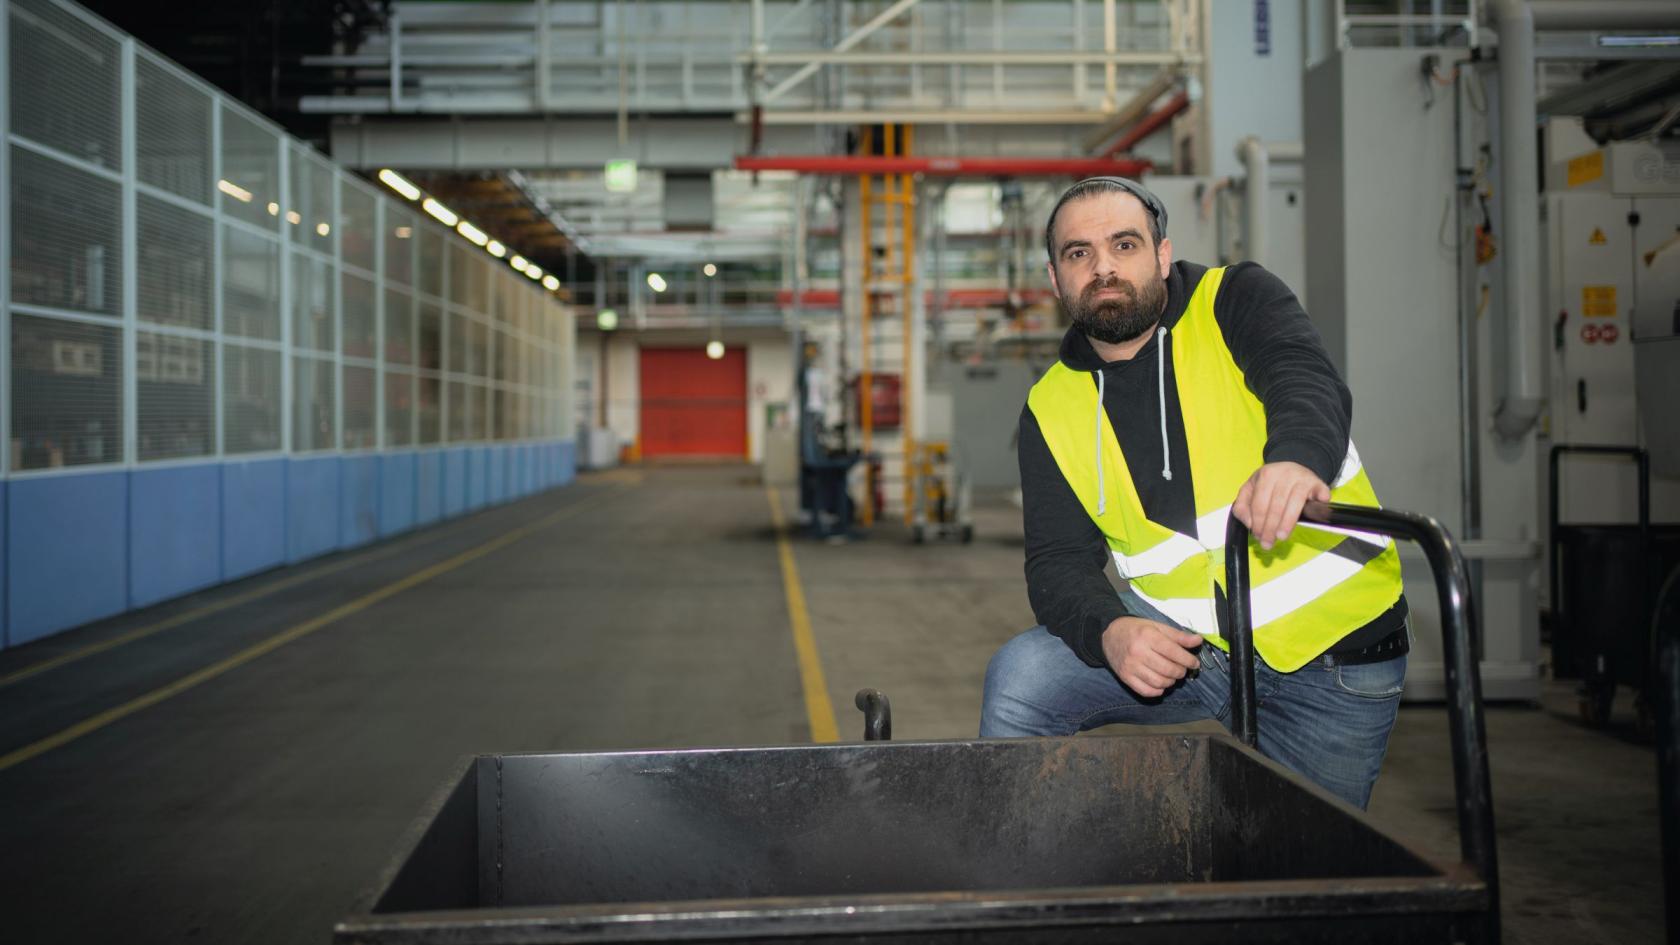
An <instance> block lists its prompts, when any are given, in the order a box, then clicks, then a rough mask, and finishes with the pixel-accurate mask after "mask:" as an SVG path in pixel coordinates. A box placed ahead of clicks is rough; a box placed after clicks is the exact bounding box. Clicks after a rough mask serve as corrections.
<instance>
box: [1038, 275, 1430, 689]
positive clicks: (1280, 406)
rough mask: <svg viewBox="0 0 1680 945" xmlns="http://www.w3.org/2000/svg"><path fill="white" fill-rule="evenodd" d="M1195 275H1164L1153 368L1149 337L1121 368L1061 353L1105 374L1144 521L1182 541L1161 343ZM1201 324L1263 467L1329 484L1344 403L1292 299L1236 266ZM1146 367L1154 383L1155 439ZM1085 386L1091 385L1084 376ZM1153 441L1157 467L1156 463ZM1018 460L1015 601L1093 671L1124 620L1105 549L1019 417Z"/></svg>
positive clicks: (1066, 340) (1401, 611) (1192, 526)
mask: <svg viewBox="0 0 1680 945" xmlns="http://www.w3.org/2000/svg"><path fill="white" fill-rule="evenodd" d="M1206 271H1207V267H1206V266H1198V265H1196V264H1195V263H1188V262H1175V263H1173V264H1172V270H1171V272H1170V273H1169V274H1168V276H1167V307H1166V310H1165V311H1164V312H1163V313H1162V315H1161V321H1160V325H1159V327H1160V328H1165V329H1167V335H1166V336H1165V337H1166V342H1165V343H1166V345H1167V350H1166V351H1165V352H1163V353H1162V354H1163V355H1164V356H1163V357H1160V358H1157V354H1156V346H1157V345H1160V344H1162V341H1161V340H1160V338H1161V336H1160V335H1159V334H1152V336H1151V337H1150V339H1149V341H1148V342H1147V343H1145V344H1144V346H1143V347H1142V348H1140V349H1138V352H1137V353H1136V354H1135V355H1134V356H1133V357H1132V359H1131V360H1129V361H1114V362H1108V363H1105V362H1104V361H1103V360H1102V358H1101V357H1100V356H1098V354H1097V352H1096V350H1095V349H1093V348H1092V347H1091V342H1090V340H1089V339H1088V338H1086V337H1085V333H1084V332H1082V331H1080V330H1078V329H1077V328H1070V329H1068V332H1067V334H1066V335H1065V336H1064V337H1063V338H1062V349H1061V361H1062V363H1063V364H1065V365H1067V366H1068V367H1070V368H1072V369H1073V370H1075V371H1083V372H1086V373H1091V372H1094V371H1098V370H1101V371H1102V372H1103V386H1104V394H1103V406H1104V407H1105V408H1106V409H1107V411H1108V419H1109V422H1110V423H1111V424H1112V425H1113V427H1114V433H1115V436H1116V437H1117V438H1118V439H1119V441H1120V449H1121V452H1122V453H1124V454H1125V456H1126V465H1127V466H1128V467H1129V468H1130V469H1131V472H1132V482H1133V484H1134V485H1135V486H1136V488H1137V493H1138V497H1139V498H1140V499H1142V500H1143V511H1144V514H1145V515H1147V516H1148V517H1149V518H1150V520H1151V521H1154V522H1157V523H1159V524H1161V525H1165V526H1166V527H1168V528H1171V529H1173V530H1174V531H1178V532H1183V533H1186V534H1190V535H1194V534H1196V502H1195V493H1194V491H1193V486H1192V483H1191V478H1190V448H1189V446H1188V443H1187V441H1186V439H1185V435H1184V416H1183V414H1182V413H1181V412H1180V408H1179V402H1178V386H1177V384H1176V382H1175V380H1174V377H1173V359H1172V344H1173V335H1172V329H1173V328H1174V326H1176V325H1177V324H1178V320H1179V319H1180V318H1182V317H1184V309H1185V307H1186V306H1187V305H1188V304H1189V302H1190V295H1191V293H1192V292H1194V291H1195V288H1196V285H1197V283H1198V282H1200V281H1201V278H1202V274H1203V273H1205V272H1206ZM1213 314H1214V319H1215V321H1217V322H1218V324H1219V330H1220V333H1221V334H1222V335H1224V338H1225V345H1226V347H1228V348H1230V349H1231V356H1232V358H1233V359H1234V360H1235V361H1236V363H1237V367H1238V368H1239V369H1240V370H1241V371H1242V372H1243V378H1244V379H1245V380H1246V381H1247V382H1248V389H1249V390H1251V391H1253V392H1254V396H1256V397H1257V398H1259V400H1260V403H1261V405H1262V406H1263V407H1264V408H1265V410H1266V449H1265V453H1264V456H1265V461H1266V462H1268V463H1276V462H1286V461H1287V462H1294V463H1300V464H1301V465H1302V466H1305V467H1307V468H1308V469H1310V470H1312V471H1313V472H1314V473H1315V474H1316V475H1317V476H1318V478H1320V479H1322V480H1324V481H1325V482H1327V483H1328V482H1331V481H1333V480H1334V478H1335V476H1336V473H1337V472H1338V471H1339V470H1340V469H1341V466H1342V460H1343V458H1344V457H1345V456H1346V454H1347V444H1348V430H1349V427H1350V426H1351V424H1352V418H1353V396H1352V395H1351V394H1349V393H1348V389H1347V385H1346V384H1344V383H1342V379H1341V377H1340V376H1339V375H1338V374H1337V373H1336V368H1335V365H1333V364H1331V363H1330V355H1329V353H1328V352H1326V351H1325V349H1324V341H1323V339H1322V338H1320V337H1319V334H1318V331H1317V329H1315V328H1313V325H1312V322H1311V321H1309V320H1308V319H1307V313H1306V312H1305V311H1303V310H1302V309H1301V303H1300V302H1299V301H1298V300H1296V298H1295V293H1293V292H1291V291H1290V290H1289V287H1288V286H1286V285H1284V283H1283V280H1281V279H1279V278H1278V277H1277V276H1274V275H1272V274H1271V273H1270V272H1267V271H1266V270H1265V269H1263V268H1261V267H1260V266H1259V264H1257V263H1248V262H1245V263H1237V264H1236V265H1234V266H1231V267H1229V268H1228V269H1226V271H1225V279H1224V281H1223V282H1221V283H1220V286H1219V294H1218V295H1217V296H1215V297H1214V300H1213ZM1157 364H1161V365H1163V368H1162V369H1163V370H1165V372H1166V377H1165V378H1164V394H1165V397H1166V408H1165V412H1166V434H1165V436H1163V435H1162V432H1161V407H1160V402H1159V397H1160V396H1161V395H1162V393H1163V386H1162V385H1161V383H1160V381H1159V380H1158V378H1157V374H1156V370H1157V368H1156V365H1157ZM1091 383H1092V385H1093V386H1095V384H1096V378H1095V375H1094V374H1093V376H1092V381H1091ZM1163 440H1165V442H1166V449H1167V451H1168V455H1167V456H1166V457H1163V456H1162V441H1163ZM1019 458H1020V463H1021V499H1022V515H1023V517H1024V519H1025V525H1026V539H1027V565H1026V571H1027V598H1028V600H1029V601H1030V602H1031V604H1032V609H1033V615H1034V616H1035V617H1037V619H1038V622H1039V623H1041V624H1043V625H1044V626H1045V627H1047V628H1049V630H1050V632H1051V633H1054V634H1055V635H1056V636H1058V637H1061V638H1062V639H1063V640H1064V641H1066V643H1067V645H1068V646H1070V647H1072V648H1073V651H1074V653H1076V654H1078V656H1079V658H1080V659H1081V660H1083V661H1084V662H1085V663H1087V664H1089V665H1091V666H1104V665H1106V663H1107V661H1106V660H1105V659H1104V658H1103V652H1102V633H1103V630H1105V629H1107V627H1108V625H1109V623H1111V622H1112V621H1114V620H1115V619H1116V618H1118V617H1124V616H1126V615H1127V612H1126V607H1125V605H1124V604H1123V603H1122V602H1121V600H1120V598H1119V597H1117V596H1115V593H1114V588H1113V587H1112V586H1111V585H1110V584H1109V582H1108V578H1107V577H1106V576H1105V575H1104V573H1103V570H1104V568H1105V567H1107V565H1108V562H1109V559H1110V553H1109V550H1108V544H1107V542H1106V541H1105V540H1104V539H1103V536H1102V532H1101V531H1100V530H1098V528H1097V525H1096V523H1095V522H1093V521H1091V517H1090V515H1088V514H1087V513H1086V511H1085V508H1084V506H1082V505H1080V503H1079V499H1078V498H1077V497H1076V496H1075V495H1074V494H1073V488H1072V487H1071V486H1069V485H1068V482H1067V479H1066V478H1064V477H1063V476H1062V472H1061V470H1060V469H1059V468H1057V466H1056V460H1055V458H1054V457H1052V456H1051V455H1050V448H1049V446H1048V445H1046V444H1045V442H1044V434H1043V433H1042V432H1041V431H1040V430H1039V428H1038V420H1037V419H1036V418H1035V417H1034V416H1033V414H1032V408H1030V407H1026V408H1023V409H1022V411H1021V431H1020V443H1019ZM1164 459H1166V460H1170V468H1171V469H1172V478H1171V479H1167V478H1165V477H1164V476H1163V475H1162V472H1161V471H1162V469H1163V467H1166V466H1168V465H1169V464H1168V463H1167V462H1164ZM1232 498H1235V496H1233V497H1232ZM1405 604H1406V602H1405V598H1404V597H1402V598H1401V599H1400V601H1399V602H1398V603H1396V604H1395V605H1394V607H1393V608H1391V609H1390V610H1389V611H1387V612H1386V613H1384V614H1383V615H1382V616H1380V617H1378V618H1377V619H1376V620H1373V621H1372V622H1371V623H1369V624H1367V625H1366V626H1364V627H1361V628H1359V629H1356V630H1355V631H1353V632H1352V633H1350V634H1348V635H1347V636H1346V637H1344V638H1343V639H1342V641H1341V642H1340V643H1337V644H1336V645H1335V646H1332V647H1331V648H1330V650H1331V652H1345V651H1351V650H1357V649H1359V648H1361V647H1364V646H1366V645H1368V644H1370V643H1373V642H1375V641H1377V640H1379V639H1381V638H1383V637H1385V636H1387V635H1388V634H1389V633H1391V632H1393V631H1394V630H1396V629H1398V628H1399V627H1400V626H1401V625H1402V623H1403V622H1404V620H1405V617H1406V606H1405ZM1221 610H1222V608H1221ZM1220 617H1221V619H1223V617H1224V614H1223V613H1221V614H1220Z"/></svg>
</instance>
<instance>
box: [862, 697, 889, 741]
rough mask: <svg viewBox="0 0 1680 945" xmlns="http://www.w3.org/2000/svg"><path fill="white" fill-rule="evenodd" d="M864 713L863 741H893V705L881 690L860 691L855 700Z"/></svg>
mask: <svg viewBox="0 0 1680 945" xmlns="http://www.w3.org/2000/svg"><path fill="white" fill-rule="evenodd" d="M853 701H854V702H855V703H856V704H857V707H858V711H860V712H862V713H863V740H864V741H866V742H885V741H891V740H892V703H891V702H888V701H887V695H886V693H884V692H882V691H881V690H879V689H859V690H858V691H857V696H856V697H855V698H854V700H853Z"/></svg>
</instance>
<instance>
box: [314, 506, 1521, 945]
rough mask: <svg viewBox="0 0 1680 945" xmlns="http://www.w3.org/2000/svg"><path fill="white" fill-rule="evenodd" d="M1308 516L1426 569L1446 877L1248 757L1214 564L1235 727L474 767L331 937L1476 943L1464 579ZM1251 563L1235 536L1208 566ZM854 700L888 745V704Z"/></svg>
mask: <svg viewBox="0 0 1680 945" xmlns="http://www.w3.org/2000/svg"><path fill="white" fill-rule="evenodd" d="M1308 515H1309V516H1310V517H1311V519H1312V520H1313V521H1317V522H1320V523H1323V524H1329V525H1335V526H1341V527H1346V528H1354V529H1364V530H1368V531H1375V532H1380V533H1383V534H1389V535H1394V536H1404V537H1408V538H1411V539H1413V540H1415V541H1417V542H1419V543H1420V544H1421V545H1422V546H1423V548H1424V550H1425V552H1426V553H1427V555H1428V558H1429V561H1430V564H1431V566H1432V567H1433V568H1434V571H1435V575H1436V584H1437V588H1438V590H1439V595H1440V602H1441V613H1442V614H1443V615H1444V627H1445V631H1444V632H1445V636H1446V644H1447V645H1446V662H1447V681H1448V699H1449V701H1448V708H1449V717H1450V719H1451V727H1452V746H1453V765H1454V774H1455V779H1456V788H1457V796H1458V815H1459V831H1460V834H1461V839H1462V848H1463V862H1461V863H1454V864H1441V863H1435V862H1432V861H1430V860H1429V859H1428V858H1427V857H1425V856H1423V855H1421V854H1420V853H1418V852H1416V851H1415V850H1413V849H1411V848H1410V847H1408V846H1407V845H1405V844H1404V843H1403V842H1401V841H1399V840H1396V839H1394V838H1392V837H1390V836H1388V835H1386V834H1384V833H1383V832H1382V831H1380V830H1378V829H1377V828H1376V827H1375V826H1373V825H1372V824H1371V823H1370V822H1369V821H1368V820H1367V819H1366V818H1365V816H1364V815H1363V814H1362V813H1361V812H1360V811H1358V810H1356V809H1354V808H1353V807H1350V806H1349V805H1347V804H1345V803H1343V802H1342V801H1340V800H1338V799H1336V798H1334V797H1333V796H1331V795H1330V794H1328V793H1326V792H1325V791H1323V790H1321V789H1319V788H1318V787H1317V786H1315V785H1313V784H1310V783H1308V782H1307V781H1305V780H1304V779H1302V778H1301V777H1299V776H1298V775H1295V774H1293V773H1292V772H1290V771H1288V770H1286V769H1284V768H1283V767H1281V766H1280V765H1277V764H1275V763H1274V762H1272V761H1270V760H1268V759H1266V758H1264V757H1262V756H1261V755H1260V754H1259V753H1258V752H1256V751H1255V750H1254V748H1253V745H1254V744H1255V739H1256V730H1255V699H1254V676H1253V673H1254V662H1253V660H1254V650H1253V640H1252V632H1251V630H1250V628H1249V624H1248V620H1247V609H1248V575H1247V570H1248V556H1247V555H1246V554H1236V555H1234V556H1230V557H1229V558H1228V565H1227V567H1228V576H1227V581H1226V586H1227V587H1229V588H1230V589H1231V593H1230V595H1229V600H1230V601H1231V602H1232V608H1231V621H1230V624H1229V625H1230V627H1231V628H1232V647H1231V649H1232V658H1231V665H1232V670H1233V693H1232V703H1233V720H1234V722H1233V729H1234V732H1235V734H1234V735H1226V734H1223V733H1220V734H1195V735H1185V734H1138V735H1122V736H1114V737H1084V738H1026V739H998V740H977V741H943V742H892V741H886V740H878V741H865V742H862V743H854V744H842V745H805V746H797V747H785V748H722V749H705V750H692V751H637V752H586V753H563V754H521V755H481V756H478V757H476V758H471V759H468V760H467V761H466V762H465V763H464V765H463V768H462V771H461V774H460V775H459V777H458V778H456V779H455V780H454V781H453V782H452V783H450V784H449V785H447V786H446V787H445V789H444V790H443V791H442V792H441V793H439V794H438V795H437V796H436V798H435V799H434V800H433V802H432V803H431V805H430V806H429V807H428V809H427V810H426V811H425V812H424V813H423V815H422V816H421V817H420V819H419V820H418V821H417V823H416V824H415V826H414V827H413V828H412V829H411V831H410V833H409V835H408V836H407V838H406V840H405V842H404V845H403V848H402V851H401V852H400V853H399V854H398V856H397V857H396V858H395V860H394V862H393V863H392V864H391V866H390V867H388V869H387V870H386V872H385V873H384V875H383V876H382V877H381V878H380V879H379V881H378V883H377V886H376V887H375V889H374V891H373V892H371V893H370V894H369V895H368V896H367V897H366V898H365V899H364V901H363V902H362V903H361V906H360V909H359V910H358V912H357V914H355V915H352V916H350V917H349V918H347V919H345V920H344V921H343V922H341V923H340V924H339V925H338V926H337V928H336V930H335V939H336V941H337V942H338V943H339V945H352V943H380V945H387V943H444V942H448V943H456V945H488V943H514V942H519V943H530V942H653V941H677V940H681V941H732V942H766V943H768V942H778V943H781V942H830V943H838V942H861V941H864V940H868V941H870V942H892V943H912V942H915V943H923V942H953V943H954V942H962V943H980V942H985V943H993V942H1009V943H1017V942H1019V943H1025V942H1034V943H1038V942H1067V943H1085V942H1113V941H1125V942H1146V943H1168V942H1170V943H1173V945H1184V943H1188V942H1245V943H1248V942H1261V943H1267V942H1270V943H1285V942H1288V943H1309V942H1322V943H1336V945H1346V943H1350V942H1396V943H1402V942H1403V943H1416V942H1429V941H1434V942H1450V941H1470V942H1481V943H1491V942H1496V941H1498V938H1499V918H1498V916H1499V900H1498V894H1497V889H1498V886H1497V878H1496V874H1497V867H1496V861H1495V851H1494V843H1493V814H1492V802H1491V794H1490V790H1489V782H1488V774H1487V755H1486V750H1485V737H1484V733H1483V725H1482V716H1481V699H1480V682H1479V677H1478V676H1477V665H1476V662H1475V660H1474V659H1472V657H1471V641H1472V640H1473V639H1474V633H1473V631H1474V628H1473V626H1472V625H1471V623H1472V621H1473V619H1474V618H1473V616H1472V615H1473V614H1474V613H1475V611H1474V609H1473V608H1472V607H1471V606H1470V600H1469V584H1468V583H1467V580H1466V577H1465V568H1464V562H1463V560H1462V558H1461V557H1460V556H1459V553H1458V549H1457V547H1456V546H1455V545H1454V543H1453V540H1452V539H1451V538H1450V537H1449V536H1448V535H1447V533H1446V532H1445V531H1444V530H1442V529H1441V528H1440V526H1438V525H1437V524H1435V523H1434V522H1433V521H1431V520H1429V519H1425V518H1422V517H1418V516H1413V515H1407V514H1404V513H1396V512H1388V511H1380V510H1374V509H1358V508H1347V507H1341V506H1329V505H1322V504H1318V503H1314V504H1313V505H1311V506H1309V512H1308ZM1247 547H1248V532H1247V529H1246V528H1244V527H1243V526H1242V524H1241V523H1240V522H1237V521H1236V520H1235V519H1234V518H1233V519H1232V523H1231V529H1230V533H1229V545H1228V548H1230V549H1233V550H1240V549H1246V548H1247ZM865 695H866V696H867V695H868V694H867V692H866V694H865ZM864 704H865V706H867V707H868V709H869V712H868V717H869V734H870V735H871V736H873V737H876V738H883V739H884V738H885V737H886V736H887V735H888V734H889V728H888V724H887V723H888V719H887V718H886V713H885V700H884V699H880V698H878V696H877V697H873V698H866V699H865V700H864Z"/></svg>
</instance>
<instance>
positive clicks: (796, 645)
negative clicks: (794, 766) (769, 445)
mask: <svg viewBox="0 0 1680 945" xmlns="http://www.w3.org/2000/svg"><path fill="white" fill-rule="evenodd" d="M764 491H765V494H767V495H768V496H769V497H770V521H771V522H773V523H774V524H775V526H776V554H777V556H778V557H780V558H781V561H782V586H783V587H784V588H785V589H786V590H787V608H788V620H789V622H791V623H792V624H793V649H794V652H796V653H798V654H799V682H800V685H801V687H802V688H803V689H804V690H805V716H806V718H807V719H808V720H809V721H810V723H811V741H813V742H817V743H819V744H820V743H823V742H837V741H839V740H840V729H839V727H838V726H836V725H835V724H834V703H833V702H832V701H830V700H829V698H828V680H826V679H824V678H823V671H822V660H821V659H820V658H818V656H817V641H816V638H815V637H813V636H812V635H811V615H810V613H808V612H807V611H806V610H805V591H804V589H803V587H802V586H801V585H800V583H799V566H798V565H796V564H795V563H794V561H793V545H792V544H791V543H789V541H788V530H787V522H786V520H785V519H783V517H782V499H781V496H780V495H778V494H777V492H776V490H775V489H772V488H769V487H765V490H764Z"/></svg>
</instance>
